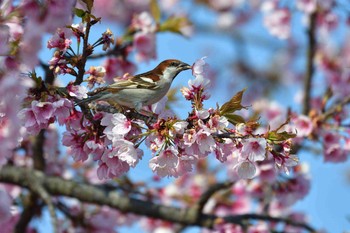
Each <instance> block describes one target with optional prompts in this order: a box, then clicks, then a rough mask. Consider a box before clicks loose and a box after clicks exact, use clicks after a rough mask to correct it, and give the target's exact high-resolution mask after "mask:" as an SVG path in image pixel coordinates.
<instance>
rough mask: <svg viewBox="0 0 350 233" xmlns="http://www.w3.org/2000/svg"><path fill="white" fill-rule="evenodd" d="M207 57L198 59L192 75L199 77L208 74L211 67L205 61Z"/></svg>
mask: <svg viewBox="0 0 350 233" xmlns="http://www.w3.org/2000/svg"><path fill="white" fill-rule="evenodd" d="M206 58H207V57H202V58H200V59H198V60H197V61H196V62H195V63H194V64H193V66H192V75H193V76H195V77H197V76H199V75H203V76H205V75H206V74H207V73H208V69H209V65H208V63H206V62H205V60H204V59H206Z"/></svg>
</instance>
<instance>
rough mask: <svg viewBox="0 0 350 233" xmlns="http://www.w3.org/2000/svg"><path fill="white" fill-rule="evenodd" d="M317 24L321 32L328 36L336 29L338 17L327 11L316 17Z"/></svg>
mask: <svg viewBox="0 0 350 233" xmlns="http://www.w3.org/2000/svg"><path fill="white" fill-rule="evenodd" d="M318 23H319V24H320V29H321V32H323V33H324V34H328V33H329V32H331V31H333V30H334V29H336V28H337V26H338V24H339V19H338V15H337V14H335V13H333V12H331V11H328V12H326V13H323V14H320V15H319V16H318Z"/></svg>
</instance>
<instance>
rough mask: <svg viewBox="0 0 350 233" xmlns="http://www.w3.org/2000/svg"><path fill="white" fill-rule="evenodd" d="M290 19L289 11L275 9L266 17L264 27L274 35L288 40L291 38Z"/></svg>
mask: <svg viewBox="0 0 350 233" xmlns="http://www.w3.org/2000/svg"><path fill="white" fill-rule="evenodd" d="M290 18H291V15H290V11H289V10H288V9H282V8H280V9H274V10H272V11H270V12H268V13H266V14H265V15H264V25H265V26H266V28H267V29H268V30H269V32H270V33H271V34H272V35H274V36H276V37H277V38H279V39H287V38H288V37H289V36H290Z"/></svg>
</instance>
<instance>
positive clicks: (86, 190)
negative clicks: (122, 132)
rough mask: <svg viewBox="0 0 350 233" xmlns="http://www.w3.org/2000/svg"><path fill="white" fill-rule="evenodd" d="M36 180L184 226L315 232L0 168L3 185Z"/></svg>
mask: <svg viewBox="0 0 350 233" xmlns="http://www.w3.org/2000/svg"><path fill="white" fill-rule="evenodd" d="M33 179H35V180H36V181H37V182H38V183H39V184H40V185H41V186H42V187H43V188H45V190H46V191H47V193H49V194H50V195H60V196H67V197H73V198H77V199H79V200H80V201H82V202H87V203H92V204H97V205H107V206H109V207H111V208H114V209H118V210H119V211H121V212H124V213H134V214H137V215H142V216H147V217H151V218H157V219H162V220H165V221H170V222H173V223H179V224H181V225H185V226H190V225H192V226H200V227H206V228H213V227H214V226H215V224H216V223H217V222H221V223H222V222H225V223H234V224H242V222H246V221H247V220H263V221H270V222H282V223H285V224H289V225H292V226H297V227H301V228H303V229H305V230H307V231H309V232H315V230H314V229H313V228H312V227H310V226H309V225H307V224H305V223H300V222H295V221H292V220H289V219H285V218H278V217H271V216H266V215H259V214H246V215H233V216H226V217H218V216H215V215H209V214H201V216H200V217H198V208H196V207H191V208H178V207H171V206H164V205H159V204H154V203H152V202H149V201H144V200H139V199H136V198H132V197H127V196H125V195H122V194H120V193H118V192H116V191H104V190H102V189H99V188H98V187H96V186H94V185H90V184H86V183H77V182H74V181H69V180H64V179H62V178H59V177H50V176H47V175H45V174H44V173H43V172H41V171H37V170H32V169H28V168H21V167H15V166H8V165H7V166H4V167H2V168H1V169H0V182H5V183H11V184H15V185H19V186H22V187H25V188H28V187H30V182H31V180H33ZM218 220H220V221H218Z"/></svg>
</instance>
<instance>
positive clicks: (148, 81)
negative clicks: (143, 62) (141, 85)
mask: <svg viewBox="0 0 350 233" xmlns="http://www.w3.org/2000/svg"><path fill="white" fill-rule="evenodd" d="M140 79H142V80H143V81H145V82H147V83H154V81H153V80H152V79H151V78H147V77H140Z"/></svg>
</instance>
